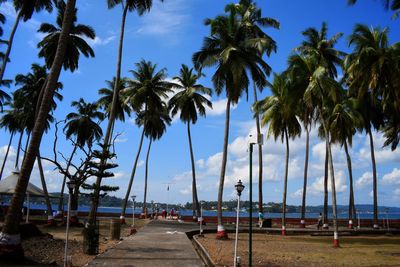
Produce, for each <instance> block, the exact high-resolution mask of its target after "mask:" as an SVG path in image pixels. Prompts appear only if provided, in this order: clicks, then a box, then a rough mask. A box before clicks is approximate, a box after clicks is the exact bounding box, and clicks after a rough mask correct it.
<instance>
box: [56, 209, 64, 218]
mask: <svg viewBox="0 0 400 267" xmlns="http://www.w3.org/2000/svg"><path fill="white" fill-rule="evenodd" d="M62 217H63V212H62V211H61V210H58V211H57V213H56V218H58V219H62Z"/></svg>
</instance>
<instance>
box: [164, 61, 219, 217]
mask: <svg viewBox="0 0 400 267" xmlns="http://www.w3.org/2000/svg"><path fill="white" fill-rule="evenodd" d="M200 77H201V74H194V73H193V68H190V69H189V67H188V66H186V65H182V67H181V69H180V75H179V76H176V77H174V80H176V81H178V82H177V83H175V87H176V88H177V89H178V90H180V91H179V92H177V93H176V94H175V95H174V96H173V97H172V98H171V99H170V100H169V103H168V106H169V109H170V110H171V115H172V116H175V115H176V114H178V112H180V115H179V117H180V119H181V121H182V122H184V123H186V124H187V134H188V141H189V150H190V160H191V163H192V197H193V219H196V217H197V218H199V217H200V205H199V200H198V197H197V187H196V170H195V163H194V162H195V161H194V155H193V147H192V137H191V134H190V123H193V124H195V123H196V122H197V114H200V116H206V108H205V106H208V107H209V108H212V103H211V101H209V100H208V99H207V98H206V97H205V96H204V95H206V96H207V95H208V96H211V93H212V91H211V89H209V88H207V87H204V86H203V85H201V84H197V81H198V79H199V78H200ZM196 212H197V213H196Z"/></svg>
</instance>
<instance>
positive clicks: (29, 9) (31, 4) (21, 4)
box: [0, 0, 55, 83]
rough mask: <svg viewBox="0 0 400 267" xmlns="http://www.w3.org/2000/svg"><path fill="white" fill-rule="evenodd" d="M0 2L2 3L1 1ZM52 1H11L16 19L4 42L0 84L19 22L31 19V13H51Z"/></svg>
mask: <svg viewBox="0 0 400 267" xmlns="http://www.w3.org/2000/svg"><path fill="white" fill-rule="evenodd" d="M1 2H4V0H2V1H1ZM53 2H55V1H54V0H13V3H14V7H15V10H16V11H17V17H16V19H15V23H14V26H13V28H12V30H11V33H10V37H9V40H8V41H6V44H7V50H6V52H5V54H4V57H3V62H2V65H1V69H0V83H1V82H2V81H3V77H4V72H5V70H6V66H7V63H8V62H9V57H10V53H11V48H12V44H13V41H14V36H15V32H16V31H17V28H18V24H19V21H20V20H21V18H22V19H23V20H24V21H27V20H29V19H31V17H32V15H33V13H34V12H35V11H36V12H39V11H41V10H43V9H45V10H46V11H48V12H52V11H53Z"/></svg>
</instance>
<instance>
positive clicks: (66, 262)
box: [64, 179, 76, 267]
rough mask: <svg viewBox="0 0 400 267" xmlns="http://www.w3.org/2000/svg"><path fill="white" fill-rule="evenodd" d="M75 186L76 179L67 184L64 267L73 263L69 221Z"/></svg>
mask: <svg viewBox="0 0 400 267" xmlns="http://www.w3.org/2000/svg"><path fill="white" fill-rule="evenodd" d="M75 186H76V181H75V180H74V179H71V180H69V181H68V182H67V187H68V190H69V196H68V212H67V225H66V230H65V251H64V267H66V266H68V265H69V264H71V263H72V262H71V258H70V257H68V234H69V219H70V217H71V198H72V194H73V192H74V189H75Z"/></svg>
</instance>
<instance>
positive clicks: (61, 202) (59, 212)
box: [57, 144, 78, 216]
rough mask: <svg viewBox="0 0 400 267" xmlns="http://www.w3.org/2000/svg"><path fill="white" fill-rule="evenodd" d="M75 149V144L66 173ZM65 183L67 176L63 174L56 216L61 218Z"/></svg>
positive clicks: (76, 146)
mask: <svg viewBox="0 0 400 267" xmlns="http://www.w3.org/2000/svg"><path fill="white" fill-rule="evenodd" d="M77 148H78V145H77V144H75V146H74V149H73V150H72V153H71V156H70V157H69V160H68V162H67V166H66V168H65V171H66V172H68V169H69V167H70V166H71V162H72V158H73V157H74V154H75V152H76V149H77ZM66 181H67V176H66V175H65V174H64V178H63V181H62V184H61V191H60V198H59V200H58V210H57V215H58V216H62V212H63V211H64V189H65V182H66Z"/></svg>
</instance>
